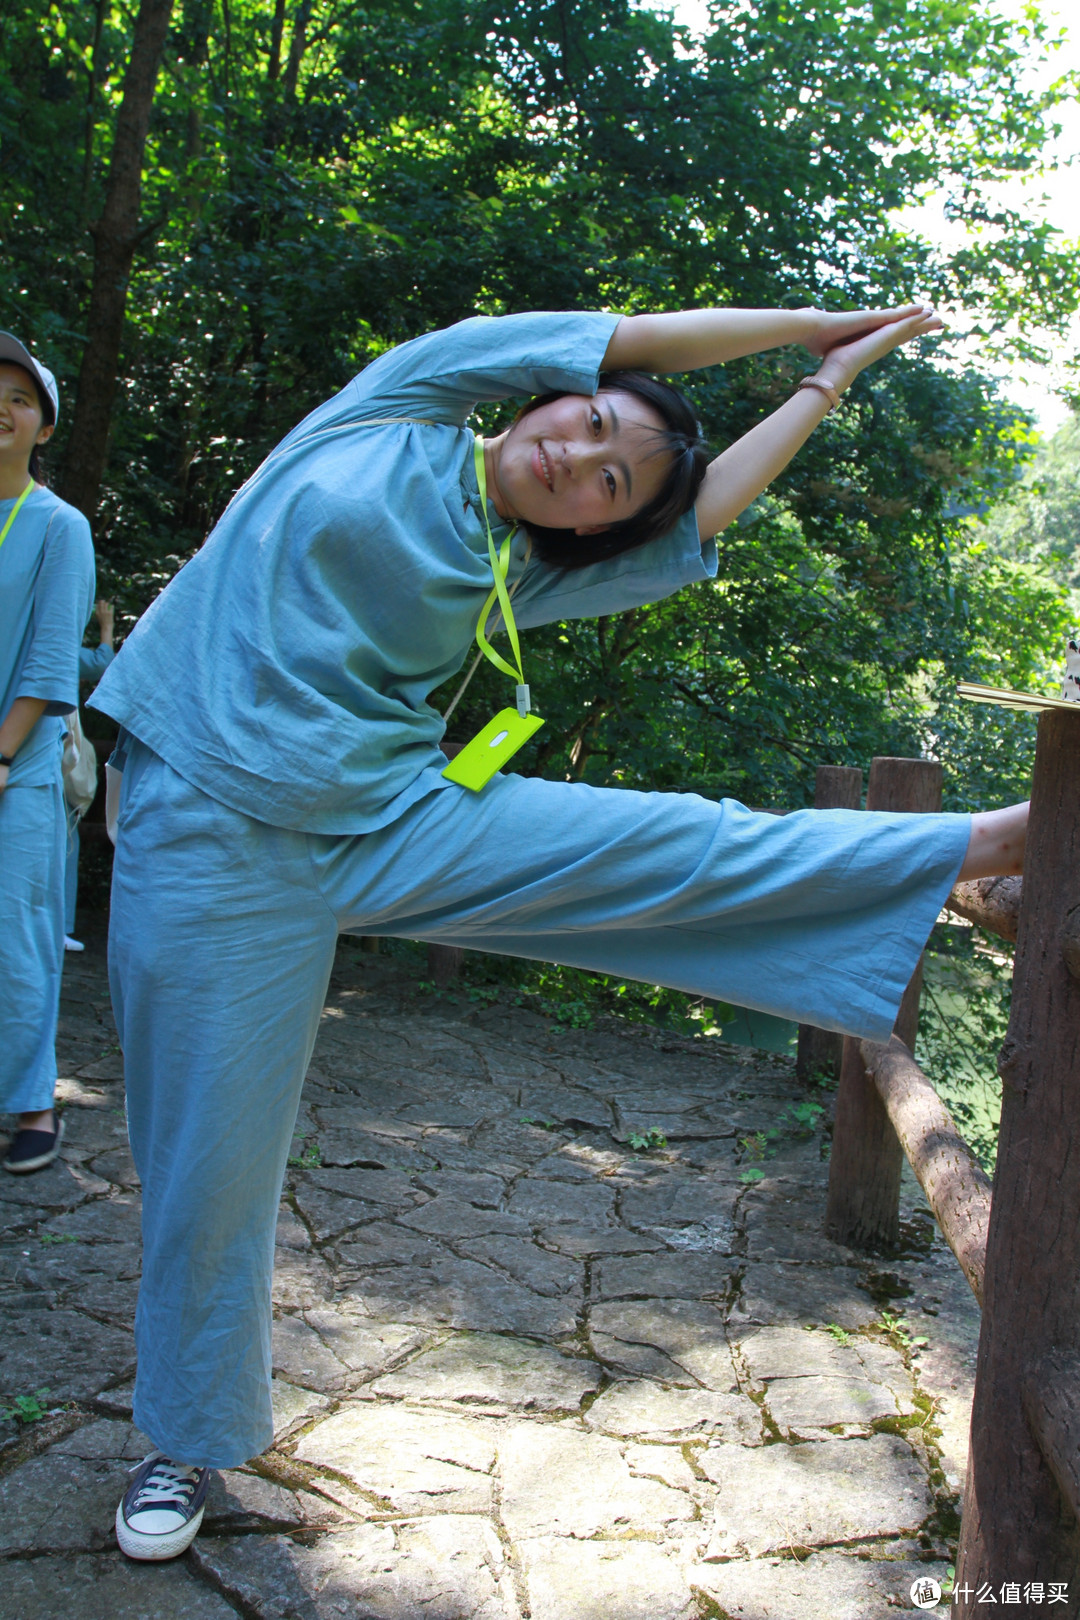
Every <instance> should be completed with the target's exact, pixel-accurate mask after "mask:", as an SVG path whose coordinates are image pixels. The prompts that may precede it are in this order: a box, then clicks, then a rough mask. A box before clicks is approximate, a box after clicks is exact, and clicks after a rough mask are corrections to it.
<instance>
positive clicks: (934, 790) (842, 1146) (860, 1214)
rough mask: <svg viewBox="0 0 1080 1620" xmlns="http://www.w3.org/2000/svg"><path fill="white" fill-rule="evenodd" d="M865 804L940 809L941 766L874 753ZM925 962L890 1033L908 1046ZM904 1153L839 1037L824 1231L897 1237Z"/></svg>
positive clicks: (880, 1240) (848, 1042)
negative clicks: (840, 1046) (840, 1048)
mask: <svg viewBox="0 0 1080 1620" xmlns="http://www.w3.org/2000/svg"><path fill="white" fill-rule="evenodd" d="M866 808H867V809H868V810H921V811H933V810H940V809H941V766H940V765H939V764H937V763H936V762H935V761H933V760H928V759H887V758H886V759H875V760H874V761H873V763H872V764H871V766H870V783H869V786H868V788H867V792H866ZM921 994H922V961H921V960H920V962H919V965H918V967H917V968H916V969H915V972H914V974H913V976H912V979H911V983H910V984H909V985H908V987H907V990H906V991H905V992H904V999H903V1001H902V1002H901V1005H900V1012H899V1016H898V1017H897V1020H896V1024H895V1033H896V1034H897V1035H898V1036H899V1037H900V1039H901V1040H902V1041H903V1042H904V1045H905V1046H907V1047H909V1048H910V1049H911V1050H912V1051H914V1050H915V1036H916V1033H917V1031H918V1028H919V999H920V996H921ZM903 1162H904V1154H903V1149H902V1148H901V1146H900V1143H899V1140H898V1139H897V1135H896V1132H895V1131H894V1130H893V1128H892V1125H891V1124H890V1123H889V1116H888V1114H887V1113H886V1112H885V1105H884V1103H883V1102H882V1100H881V1097H880V1096H879V1094H878V1090H877V1087H876V1086H875V1085H874V1083H873V1081H872V1080H871V1079H870V1077H869V1076H868V1075H867V1073H866V1066H865V1064H864V1063H863V1058H862V1053H861V1051H860V1050H859V1042H858V1041H857V1040H855V1039H853V1038H852V1037H851V1036H850V1035H849V1036H845V1038H844V1055H843V1059H842V1061H841V1065H840V1084H839V1086H838V1087H837V1092H836V1119H835V1122H834V1124H833V1139H832V1155H831V1158H830V1161H829V1198H828V1204H827V1206H826V1211H825V1230H826V1232H827V1233H828V1235H829V1237H831V1238H832V1239H833V1241H834V1242H836V1243H846V1244H847V1245H848V1246H849V1247H850V1248H853V1249H866V1248H875V1247H888V1246H889V1245H891V1244H893V1243H895V1242H896V1240H897V1238H898V1237H899V1235H900V1171H901V1169H902V1168H903Z"/></svg>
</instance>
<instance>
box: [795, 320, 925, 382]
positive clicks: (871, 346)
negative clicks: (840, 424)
mask: <svg viewBox="0 0 1080 1620" xmlns="http://www.w3.org/2000/svg"><path fill="white" fill-rule="evenodd" d="M944 326H945V323H944V321H943V320H942V319H941V317H940V316H939V315H937V314H936V313H935V311H934V310H933V309H932V308H930V306H929V305H925V304H920V305H918V306H917V308H916V310H915V313H913V314H911V315H908V316H905V317H903V318H901V319H897V320H892V321H889V322H887V323H886V324H885V325H883V326H877V327H874V328H872V329H871V330H870V331H868V332H867V331H863V332H859V333H856V335H855V336H854V337H851V338H849V339H847V341H845V342H843V343H837V344H835V345H834V346H833V347H832V348H831V349H829V351H828V352H827V354H826V355H825V358H824V360H823V361H822V362H821V365H820V366H819V367H818V372H817V374H818V376H819V377H824V378H825V380H826V382H831V383H832V385H833V387H834V388H835V389H836V390H837V392H838V393H843V391H844V389H845V388H849V387H850V386H851V384H852V383H853V382H854V381H855V378H856V377H857V376H858V375H859V372H860V371H864V370H865V369H866V367H867V366H871V365H873V363H874V361H875V360H881V359H883V358H884V356H885V355H887V354H891V353H892V351H893V350H894V349H898V348H899V347H900V345H901V344H902V343H910V342H911V340H912V339H913V338H917V337H926V336H927V335H928V334H929V333H931V332H941V331H943V330H944Z"/></svg>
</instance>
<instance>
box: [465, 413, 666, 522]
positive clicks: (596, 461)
mask: <svg viewBox="0 0 1080 1620" xmlns="http://www.w3.org/2000/svg"><path fill="white" fill-rule="evenodd" d="M664 432H666V424H665V422H664V420H663V418H662V417H661V416H660V414H659V413H658V412H657V411H655V410H653V408H652V407H651V406H650V405H647V404H646V403H645V401H644V400H641V399H638V398H636V396H635V395H633V394H625V393H618V392H613V393H610V394H608V393H602V394H594V395H592V397H591V398H590V397H589V396H588V395H585V394H564V395H562V396H561V398H559V399H555V400H551V401H549V403H547V404H546V405H540V406H538V407H537V408H536V410H534V411H530V412H529V413H528V415H527V416H523V417H521V419H520V420H519V421H517V422H515V423H514V425H513V427H511V428H509V429H508V430H507V432H506V433H503V434H500V436H499V437H498V438H497V439H490V440H488V442H487V446H486V452H487V471H488V482H489V489H490V493H491V497H492V500H493V501H494V503H495V509H496V511H497V512H499V514H500V515H501V516H502V517H505V518H514V519H516V520H517V521H518V522H521V523H535V524H538V525H542V526H543V527H544V528H548V529H573V530H575V532H576V533H578V534H597V533H599V532H600V531H601V530H603V529H607V528H610V526H611V525H612V524H613V523H620V522H622V521H623V519H625V518H628V517H632V516H633V514H634V513H635V512H639V511H640V510H641V508H642V507H643V506H647V505H648V503H649V502H650V501H651V500H652V499H653V498H654V497H655V496H656V495H658V494H659V493H660V489H661V487H662V485H663V483H664V479H665V477H666V476H667V472H668V469H669V467H670V465H671V457H670V455H668V454H666V453H660V454H657V453H656V451H657V440H656V435H657V434H658V433H664Z"/></svg>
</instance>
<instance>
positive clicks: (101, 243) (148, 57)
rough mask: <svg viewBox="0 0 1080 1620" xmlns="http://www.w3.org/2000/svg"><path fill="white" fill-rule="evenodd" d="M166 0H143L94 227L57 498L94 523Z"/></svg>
mask: <svg viewBox="0 0 1080 1620" xmlns="http://www.w3.org/2000/svg"><path fill="white" fill-rule="evenodd" d="M171 13H172V0H142V3H141V5H140V6H139V15H138V17H137V18H136V19H135V32H134V35H133V38H132V44H131V58H130V60H129V62H128V69H127V72H126V74H125V75H124V94H123V99H122V101H121V103H120V112H119V114H118V115H117V120H116V137H115V140H114V142H113V151H112V160H111V162H110V164H109V182H108V186H107V188H106V192H105V207H104V209H103V210H102V214H101V218H100V219H99V220H98V222H97V224H96V225H95V226H93V235H94V281H93V286H92V288H91V291H90V310H89V314H88V316H87V334H88V335H87V340H86V348H85V349H84V350H83V357H82V365H81V366H80V367H79V387H78V393H77V395H76V400H75V416H74V420H73V423H72V428H71V438H70V439H69V441H68V448H67V456H66V459H65V463H64V475H63V479H62V482H61V493H62V494H63V497H64V499H65V500H66V501H70V502H71V504H72V506H77V507H78V508H79V510H80V511H81V512H85V514H86V516H87V517H88V518H89V519H90V520H91V522H93V518H94V513H95V511H96V509H97V503H98V493H99V491H100V489H101V480H102V478H103V476H104V473H105V461H106V457H107V455H108V449H109V424H110V420H111V417H112V408H113V401H114V399H115V397H116V384H117V377H118V371H119V363H120V344H121V339H122V337H123V332H124V310H125V307H126V304H127V290H128V280H129V278H130V275H131V263H132V260H133V258H134V256H135V248H136V245H137V243H138V236H139V206H140V202H141V198H142V165H143V153H144V151H145V149H146V136H147V132H148V130H149V128H150V113H151V109H152V107H153V103H154V86H155V84H156V83H157V75H158V68H159V66H160V64H161V55H162V51H163V50H164V48H165V36H166V34H167V32H168V27H169V18H170V15H171Z"/></svg>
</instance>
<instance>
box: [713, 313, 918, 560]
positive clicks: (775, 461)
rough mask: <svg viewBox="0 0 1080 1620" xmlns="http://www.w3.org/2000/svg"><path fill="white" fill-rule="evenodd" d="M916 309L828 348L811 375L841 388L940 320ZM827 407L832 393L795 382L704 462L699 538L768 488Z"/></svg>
mask: <svg viewBox="0 0 1080 1620" xmlns="http://www.w3.org/2000/svg"><path fill="white" fill-rule="evenodd" d="M916 309H917V313H915V314H913V315H910V316H908V317H907V318H906V319H902V320H894V321H891V322H889V323H888V324H887V325H884V326H880V327H878V328H877V329H876V330H874V331H870V332H864V333H863V334H862V335H860V336H858V337H856V338H853V339H851V341H850V342H847V343H841V344H838V345H837V346H836V347H835V348H832V349H830V350H829V352H828V353H827V354H826V356H825V358H824V360H823V361H822V363H821V365H820V366H819V367H818V369H817V371H816V372H815V373H814V375H815V376H816V377H818V378H819V379H820V380H821V381H822V382H824V383H826V384H828V385H829V386H830V387H831V388H832V389H834V390H835V391H836V393H837V394H842V393H843V392H844V390H845V388H848V387H850V385H851V384H852V382H854V380H855V378H856V377H857V376H858V375H859V372H860V371H862V370H864V369H865V367H866V366H869V365H872V364H873V362H874V361H875V360H880V359H881V358H882V357H883V356H884V355H886V354H889V353H891V351H892V350H893V349H896V348H899V346H900V345H901V344H902V343H909V342H910V341H911V339H912V338H916V337H923V336H924V335H925V334H927V333H929V332H939V331H940V330H941V327H942V322H941V321H940V320H939V319H938V317H937V316H936V315H935V314H934V312H933V310H930V309H926V308H924V307H923V306H922V305H918V306H916ZM831 408H832V399H831V398H830V396H829V394H828V393H827V392H826V391H825V390H823V389H821V388H797V389H796V391H795V392H794V393H793V394H792V396H791V398H790V399H789V400H787V401H786V403H785V404H783V405H781V406H780V409H779V410H777V411H774V412H773V413H772V415H771V416H767V417H766V418H765V420H764V421H763V422H759V423H758V425H757V427H755V428H751V430H750V432H749V433H746V434H744V435H743V437H742V438H741V439H736V441H735V443H734V444H733V445H731V447H730V448H729V449H727V450H725V451H724V453H723V455H721V456H717V458H716V460H715V461H713V462H711V463H710V464H709V470H708V472H707V473H706V474H705V480H704V482H703V484H702V486H701V489H700V491H699V492H698V498H697V502H696V504H695V511H696V514H697V520H698V533H699V535H700V536H701V539H702V541H705V540H709V539H711V537H712V536H713V535H714V534H718V533H719V531H720V530H721V529H724V528H726V527H727V525H728V524H729V523H731V522H732V521H733V520H734V519H735V518H736V517H738V515H739V513H740V512H742V511H745V509H746V508H747V507H748V506H749V505H750V503H751V501H754V500H756V499H757V497H758V496H759V495H760V494H761V492H762V490H764V489H767V488H768V486H769V484H771V483H772V481H773V479H774V478H775V477H776V476H777V474H778V473H781V472H782V471H783V470H784V468H785V467H786V466H787V464H788V462H789V461H790V460H791V459H792V457H793V456H794V455H795V454H796V452H797V451H798V450H800V449H801V448H802V446H803V445H804V444H805V443H806V441H807V439H808V438H809V437H810V435H811V433H812V432H813V431H814V429H815V428H816V427H817V425H818V423H819V422H820V421H821V419H822V418H823V417H824V416H826V415H827V414H828V412H829V411H830V410H831Z"/></svg>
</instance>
